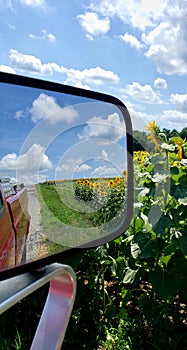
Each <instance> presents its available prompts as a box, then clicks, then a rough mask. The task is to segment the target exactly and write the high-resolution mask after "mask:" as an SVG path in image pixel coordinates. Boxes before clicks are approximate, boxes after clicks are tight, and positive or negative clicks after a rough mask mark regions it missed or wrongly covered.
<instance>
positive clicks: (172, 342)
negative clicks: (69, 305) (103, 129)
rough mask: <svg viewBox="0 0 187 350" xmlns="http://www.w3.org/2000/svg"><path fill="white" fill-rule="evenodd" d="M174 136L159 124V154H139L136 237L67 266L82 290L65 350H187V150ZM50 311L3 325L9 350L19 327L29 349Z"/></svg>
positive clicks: (15, 313)
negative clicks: (37, 327) (40, 321)
mask: <svg viewBox="0 0 187 350" xmlns="http://www.w3.org/2000/svg"><path fill="white" fill-rule="evenodd" d="M168 135H169V134H168ZM168 135H166V134H165V133H164V132H163V131H160V130H159V128H158V127H157V126H156V125H155V123H154V122H151V123H150V124H149V125H148V137H149V139H148V140H149V142H152V152H151V153H150V152H148V151H147V150H137V151H136V152H135V153H134V174H135V195H134V197H135V198H134V201H135V206H134V216H133V219H132V222H131V225H130V227H129V228H128V230H127V231H126V232H125V233H124V234H123V235H122V236H121V237H119V238H117V239H116V240H114V241H112V242H110V243H108V244H106V245H104V246H101V247H98V248H95V249H90V250H87V251H85V252H84V253H79V254H77V255H76V256H74V257H72V258H69V259H66V260H63V261H62V263H66V264H69V265H71V266H72V267H73V268H74V269H75V271H76V272H77V282H78V286H77V297H76V301H75V306H74V309H73V313H72V317H71V320H70V323H69V325H68V329H67V333H66V337H65V341H64V344H63V346H62V349H63V350H69V349H76V350H82V349H87V350H124V349H130V350H155V349H157V350H171V349H172V350H179V349H187V279H186V274H187V259H186V258H187V142H186V140H185V139H183V138H182V137H181V136H180V135H175V136H174V135H172V136H171V137H170V136H168ZM43 291H44V292H45V293H46V289H45V290H44V289H43ZM44 292H43V293H44ZM45 293H44V294H45ZM42 303H43V299H41V296H40V295H39V294H37V297H36V294H34V296H33V297H32V296H31V297H29V298H27V300H24V301H23V302H21V303H19V304H18V305H17V306H15V307H14V308H12V310H9V311H7V313H5V314H4V315H3V316H2V317H1V324H2V325H3V327H2V331H1V339H2V340H1V339H0V341H2V344H3V341H5V339H6V341H7V349H13V348H14V349H15V344H16V343H15V339H17V342H18V334H17V332H16V327H17V330H18V332H19V337H20V340H19V342H20V341H21V342H22V344H23V345H22V349H23V350H26V349H29V344H30V340H31V338H32V336H33V334H34V325H36V321H37V320H38V315H39V314H40V312H41V305H42ZM25 309H27V314H26V315H25ZM10 315H11V317H12V319H11V320H10ZM15 320H16V322H15ZM31 320H32V322H31ZM31 323H32V328H31V329H30V324H31ZM10 324H11V326H10ZM28 324H29V326H28ZM10 327H11V329H13V331H12V333H11V334H10V331H9V330H10ZM26 339H27V343H26ZM9 343H11V344H13V345H12V346H9ZM2 349H3V346H2Z"/></svg>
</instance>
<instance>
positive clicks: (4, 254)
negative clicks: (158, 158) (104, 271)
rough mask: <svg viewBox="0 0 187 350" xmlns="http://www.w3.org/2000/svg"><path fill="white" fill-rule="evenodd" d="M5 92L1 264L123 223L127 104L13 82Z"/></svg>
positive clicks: (0, 123) (74, 243)
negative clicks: (125, 114)
mask: <svg viewBox="0 0 187 350" xmlns="http://www.w3.org/2000/svg"><path fill="white" fill-rule="evenodd" d="M0 94H1V105H0V108H1V117H0V130H1V148H0V179H1V184H0V270H5V269H8V268H11V267H13V266H17V265H19V264H22V263H24V262H30V261H35V260H37V259H39V258H42V257H46V256H49V255H51V254H55V253H57V252H60V251H64V250H67V249H69V248H72V247H78V246H81V245H84V244H86V243H89V242H92V241H94V240H97V239H99V238H102V237H105V236H107V235H109V234H110V233H112V232H114V231H115V230H117V229H118V227H119V226H120V225H121V223H122V222H123V221H124V216H125V211H126V197H127V193H126V192H127V146H126V125H125V121H124V116H123V114H122V112H121V110H120V109H119V108H118V107H117V106H115V105H113V104H110V103H106V102H102V101H97V100H91V99H88V98H83V97H80V96H75V95H69V94H65V93H59V92H54V91H50V90H49V91H48V90H42V89H38V88H32V87H25V86H19V85H13V84H4V83H1V84H0Z"/></svg>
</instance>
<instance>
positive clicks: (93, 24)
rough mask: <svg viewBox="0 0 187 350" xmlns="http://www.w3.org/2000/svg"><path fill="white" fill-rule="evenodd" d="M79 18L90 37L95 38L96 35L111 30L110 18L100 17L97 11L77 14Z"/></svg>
mask: <svg viewBox="0 0 187 350" xmlns="http://www.w3.org/2000/svg"><path fill="white" fill-rule="evenodd" d="M77 18H78V21H79V23H80V24H81V26H82V28H83V29H84V30H85V32H86V33H87V34H88V35H89V36H88V39H91V40H93V37H94V36H97V35H103V34H106V33H107V32H108V31H109V30H110V21H109V19H108V18H105V19H100V18H99V17H98V14H97V13H94V12H86V13H85V14H84V15H79V16H77Z"/></svg>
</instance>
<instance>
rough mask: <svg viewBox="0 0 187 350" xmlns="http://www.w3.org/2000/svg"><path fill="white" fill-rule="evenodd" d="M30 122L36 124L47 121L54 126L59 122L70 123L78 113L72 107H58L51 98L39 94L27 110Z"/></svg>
mask: <svg viewBox="0 0 187 350" xmlns="http://www.w3.org/2000/svg"><path fill="white" fill-rule="evenodd" d="M29 112H30V114H31V120H32V121H33V122H35V123H36V122H38V121H39V120H41V119H47V120H48V121H49V122H50V123H52V124H54V123H57V122H59V121H61V120H64V121H66V122H67V123H71V122H72V121H73V120H74V119H75V118H77V117H78V112H77V111H76V110H75V109H74V108H73V107H72V106H66V107H63V108H62V107H60V106H59V105H58V104H57V102H56V100H55V98H54V97H53V96H48V95H46V94H44V93H42V94H40V95H39V96H38V98H37V99H35V100H34V101H33V103H32V107H31V109H30V110H29Z"/></svg>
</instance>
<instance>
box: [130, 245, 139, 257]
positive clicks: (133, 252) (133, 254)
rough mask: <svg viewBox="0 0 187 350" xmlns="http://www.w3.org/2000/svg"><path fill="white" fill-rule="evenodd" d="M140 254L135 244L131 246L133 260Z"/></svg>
mask: <svg viewBox="0 0 187 350" xmlns="http://www.w3.org/2000/svg"><path fill="white" fill-rule="evenodd" d="M140 253H141V249H140V247H139V245H138V244H137V243H134V244H131V255H132V257H133V258H134V259H137V258H138V256H139V255H140Z"/></svg>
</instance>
